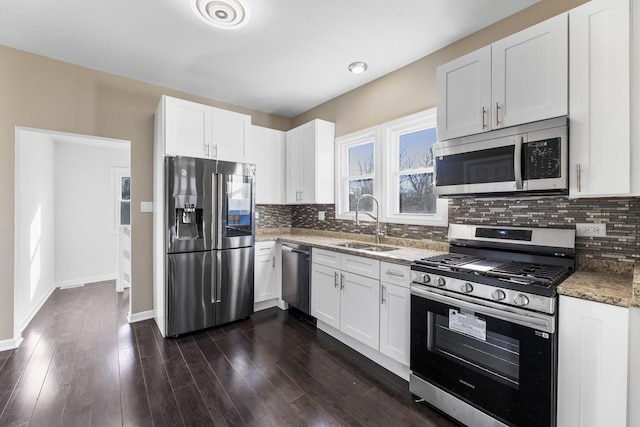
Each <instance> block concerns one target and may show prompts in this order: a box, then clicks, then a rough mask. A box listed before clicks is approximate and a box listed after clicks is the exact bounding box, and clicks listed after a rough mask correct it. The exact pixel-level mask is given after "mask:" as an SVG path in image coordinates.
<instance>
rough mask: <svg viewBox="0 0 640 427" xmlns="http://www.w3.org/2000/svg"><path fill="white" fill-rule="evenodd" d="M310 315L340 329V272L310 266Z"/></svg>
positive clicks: (320, 266) (321, 266)
mask: <svg viewBox="0 0 640 427" xmlns="http://www.w3.org/2000/svg"><path fill="white" fill-rule="evenodd" d="M311 315H312V316H313V317H315V318H316V319H318V320H321V321H323V322H325V323H326V324H328V325H330V326H333V327H334V328H336V329H339V328H340V272H339V270H336V269H334V268H331V267H326V266H324V265H319V264H315V263H312V264H311Z"/></svg>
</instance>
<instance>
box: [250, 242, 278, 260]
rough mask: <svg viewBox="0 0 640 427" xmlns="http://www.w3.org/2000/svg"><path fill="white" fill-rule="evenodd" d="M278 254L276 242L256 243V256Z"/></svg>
mask: <svg viewBox="0 0 640 427" xmlns="http://www.w3.org/2000/svg"><path fill="white" fill-rule="evenodd" d="M275 253H276V242H274V241H273V240H269V241H266V242H256V247H255V254H256V256H260V255H275Z"/></svg>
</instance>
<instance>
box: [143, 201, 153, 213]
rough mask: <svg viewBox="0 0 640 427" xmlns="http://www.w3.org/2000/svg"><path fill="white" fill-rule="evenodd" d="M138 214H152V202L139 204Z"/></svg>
mask: <svg viewBox="0 0 640 427" xmlns="http://www.w3.org/2000/svg"><path fill="white" fill-rule="evenodd" d="M140 212H153V202H140Z"/></svg>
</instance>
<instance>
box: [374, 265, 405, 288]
mask: <svg viewBox="0 0 640 427" xmlns="http://www.w3.org/2000/svg"><path fill="white" fill-rule="evenodd" d="M410 274H411V268H410V267H409V266H408V265H402V264H394V263H392V262H384V261H381V262H380V281H382V282H386V283H393V284H394V285H398V286H402V287H404V288H408V287H409V284H410V282H411V275H410Z"/></svg>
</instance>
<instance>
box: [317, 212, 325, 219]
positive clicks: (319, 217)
mask: <svg viewBox="0 0 640 427" xmlns="http://www.w3.org/2000/svg"><path fill="white" fill-rule="evenodd" d="M324 219H325V218H324V211H318V221H324Z"/></svg>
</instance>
